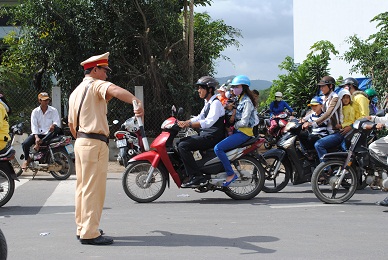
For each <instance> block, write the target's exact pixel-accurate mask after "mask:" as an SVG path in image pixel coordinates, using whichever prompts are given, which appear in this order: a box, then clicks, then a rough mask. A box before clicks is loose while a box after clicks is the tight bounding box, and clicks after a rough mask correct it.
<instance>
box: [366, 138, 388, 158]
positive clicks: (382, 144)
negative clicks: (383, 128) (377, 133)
mask: <svg viewBox="0 0 388 260" xmlns="http://www.w3.org/2000/svg"><path fill="white" fill-rule="evenodd" d="M369 149H370V150H372V151H373V152H375V153H376V154H377V155H379V156H387V155H388V136H385V137H382V138H380V139H378V140H376V141H374V142H373V143H371V144H370V145H369Z"/></svg>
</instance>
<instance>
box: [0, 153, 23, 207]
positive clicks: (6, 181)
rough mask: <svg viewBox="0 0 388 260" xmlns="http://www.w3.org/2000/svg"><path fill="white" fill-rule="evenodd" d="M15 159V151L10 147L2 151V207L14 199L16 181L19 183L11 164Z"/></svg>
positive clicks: (0, 173)
mask: <svg viewBox="0 0 388 260" xmlns="http://www.w3.org/2000/svg"><path fill="white" fill-rule="evenodd" d="M14 157H15V150H14V149H13V147H12V146H10V145H8V146H7V147H6V148H4V149H3V150H1V151H0V207H1V206H3V205H5V204H6V203H7V202H8V201H9V200H10V199H11V198H12V196H13V193H14V191H15V180H16V181H19V179H18V177H17V176H16V174H15V171H14V169H13V167H12V165H11V163H10V161H11V160H12V159H14Z"/></svg>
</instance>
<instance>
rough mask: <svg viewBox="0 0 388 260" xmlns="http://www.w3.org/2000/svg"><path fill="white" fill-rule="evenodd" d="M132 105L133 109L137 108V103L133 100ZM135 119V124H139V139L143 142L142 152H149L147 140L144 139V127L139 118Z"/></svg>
mask: <svg viewBox="0 0 388 260" xmlns="http://www.w3.org/2000/svg"><path fill="white" fill-rule="evenodd" d="M132 104H133V107H134V108H135V109H137V108H138V107H139V106H138V105H137V101H136V100H134V101H132ZM136 119H137V123H138V124H139V128H140V133H141V137H142V141H143V146H144V151H149V150H150V146H149V145H148V140H147V137H146V134H145V131H144V125H143V120H142V119H141V117H138V116H137V117H136Z"/></svg>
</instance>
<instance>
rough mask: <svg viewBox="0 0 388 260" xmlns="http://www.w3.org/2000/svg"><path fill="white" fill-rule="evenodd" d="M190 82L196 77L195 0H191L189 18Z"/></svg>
mask: <svg viewBox="0 0 388 260" xmlns="http://www.w3.org/2000/svg"><path fill="white" fill-rule="evenodd" d="M188 76H189V78H188V80H189V83H192V82H193V78H194V0H190V19H189V75H188Z"/></svg>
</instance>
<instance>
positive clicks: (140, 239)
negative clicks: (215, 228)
mask: <svg viewBox="0 0 388 260" xmlns="http://www.w3.org/2000/svg"><path fill="white" fill-rule="evenodd" d="M152 233H159V234H161V236H128V237H113V239H114V240H115V243H114V244H113V246H131V247H133V246H144V247H148V246H152V247H154V246H160V247H180V246H189V247H210V246H213V247H224V248H228V247H236V248H240V249H242V250H249V251H252V252H246V253H243V254H255V253H260V254H271V253H275V252H276V250H273V249H269V248H264V247H261V246H256V245H253V244H252V243H268V242H275V241H278V240H279V238H277V237H272V236H246V237H235V238H223V237H217V236H207V235H192V234H177V233H171V232H168V231H161V230H156V231H152Z"/></svg>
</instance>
